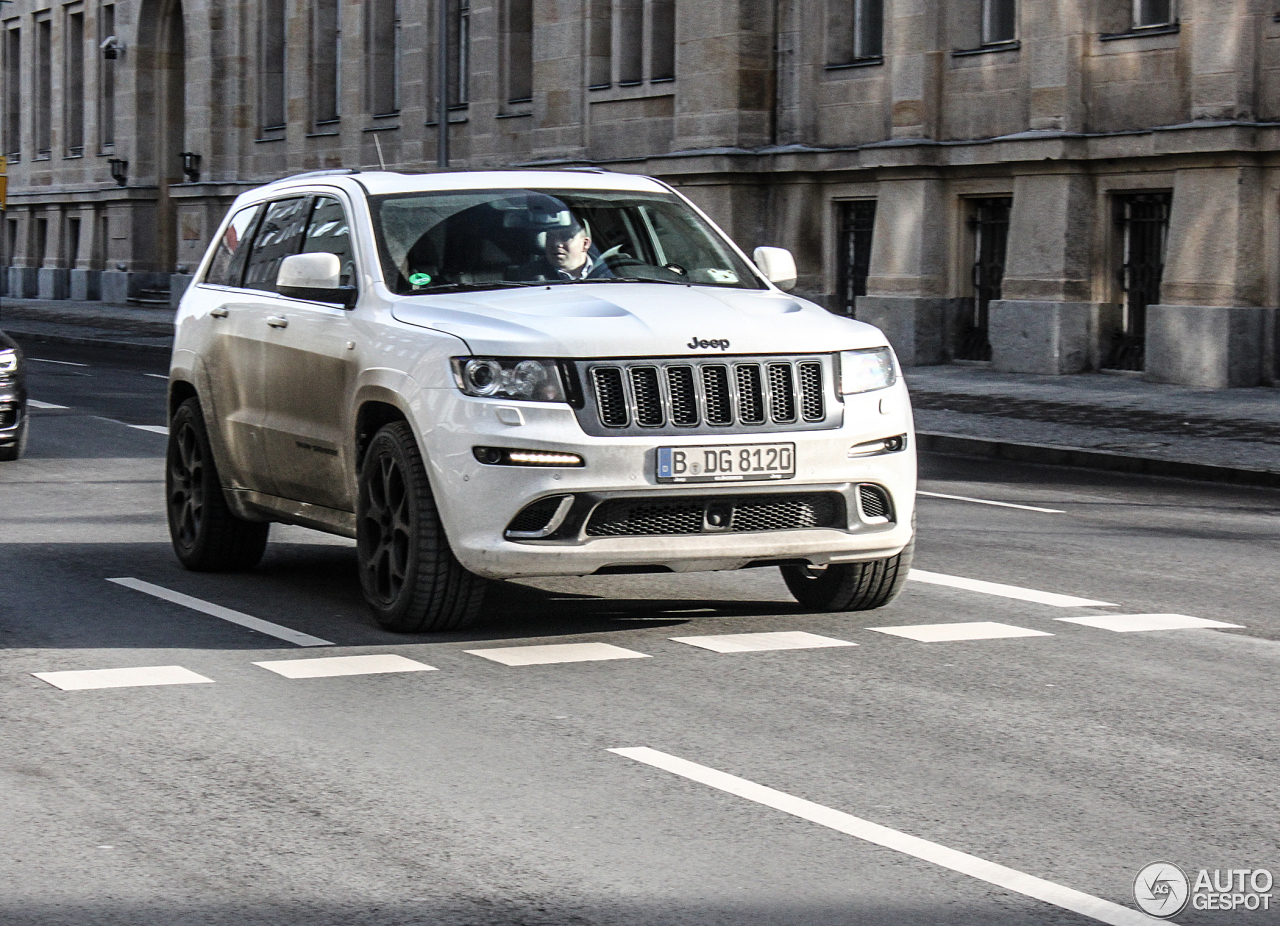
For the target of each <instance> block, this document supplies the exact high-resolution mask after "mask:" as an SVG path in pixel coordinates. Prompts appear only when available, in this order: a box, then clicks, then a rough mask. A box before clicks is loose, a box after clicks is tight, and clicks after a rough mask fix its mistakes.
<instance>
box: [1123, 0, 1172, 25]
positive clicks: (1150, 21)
mask: <svg viewBox="0 0 1280 926" xmlns="http://www.w3.org/2000/svg"><path fill="white" fill-rule="evenodd" d="M1177 21H1178V4H1177V0H1133V27H1134V28H1135V29H1142V28H1144V27H1147V26H1168V25H1172V24H1173V23H1175V22H1177Z"/></svg>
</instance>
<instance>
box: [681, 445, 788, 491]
mask: <svg viewBox="0 0 1280 926" xmlns="http://www.w3.org/2000/svg"><path fill="white" fill-rule="evenodd" d="M795 474H796V445H795V444H713V445H710V446H705V447H659V448H658V481H659V482H745V481H747V480H749V479H790V478H791V477H793V476H794V475H795Z"/></svg>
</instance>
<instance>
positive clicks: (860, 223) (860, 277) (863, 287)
mask: <svg viewBox="0 0 1280 926" xmlns="http://www.w3.org/2000/svg"><path fill="white" fill-rule="evenodd" d="M837 208H838V209H839V210H840V211H839V223H838V229H837V231H836V235H837V238H836V247H837V248H838V253H837V255H836V261H837V267H836V276H837V280H836V306H835V309H836V311H837V312H838V313H839V314H841V315H848V316H849V317H850V318H853V317H854V316H855V314H856V309H857V299H858V297H859V296H865V295H866V294H867V273H868V272H869V271H870V269H871V236H872V232H873V231H874V230H875V224H876V201H875V200H874V199H862V200H857V201H856V202H846V203H839V204H838V205H837Z"/></svg>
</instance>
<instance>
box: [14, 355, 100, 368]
mask: <svg viewBox="0 0 1280 926" xmlns="http://www.w3.org/2000/svg"><path fill="white" fill-rule="evenodd" d="M27 362H28V363H56V364H57V365H58V366H60V367H87V366H88V365H89V364H87V363H72V362H71V361H70V360H46V359H45V358H43V357H28V358H27Z"/></svg>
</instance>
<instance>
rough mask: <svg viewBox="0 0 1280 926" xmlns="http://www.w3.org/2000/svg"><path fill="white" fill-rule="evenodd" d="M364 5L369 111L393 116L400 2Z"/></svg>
mask: <svg viewBox="0 0 1280 926" xmlns="http://www.w3.org/2000/svg"><path fill="white" fill-rule="evenodd" d="M367 6H368V10H369V14H368V16H369V18H368V43H367V46H366V60H367V61H368V63H369V70H368V72H367V76H366V79H367V81H368V83H367V86H368V95H369V98H368V101H367V102H368V106H369V112H370V113H372V114H373V115H374V116H394V115H396V114H397V113H399V112H400V2H399V0H370V2H369V3H368V4H367Z"/></svg>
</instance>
